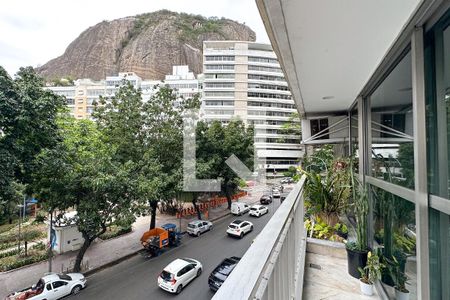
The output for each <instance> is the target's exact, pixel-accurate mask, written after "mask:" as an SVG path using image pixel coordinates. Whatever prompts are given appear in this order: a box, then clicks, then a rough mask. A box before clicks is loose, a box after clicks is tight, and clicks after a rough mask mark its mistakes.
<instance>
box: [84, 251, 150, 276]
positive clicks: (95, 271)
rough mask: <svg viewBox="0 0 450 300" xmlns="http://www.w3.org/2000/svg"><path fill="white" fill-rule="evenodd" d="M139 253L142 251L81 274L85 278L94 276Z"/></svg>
mask: <svg viewBox="0 0 450 300" xmlns="http://www.w3.org/2000/svg"><path fill="white" fill-rule="evenodd" d="M140 251H142V249H139V250H136V251H134V252H132V253H128V254H127V255H125V256H122V257H119V258H117V259H116V260H113V261H110V262H108V263H106V264H104V265H101V266H98V267H95V268H93V269H90V270H88V271H86V272H83V275H84V276H86V277H89V276H91V275H94V274H95V273H97V272H100V271H102V270H104V269H107V268H109V267H112V266H115V265H117V264H120V263H121V262H123V261H125V260H127V259H129V258H132V257H134V256H136V255H137V254H138V253H139V252H140Z"/></svg>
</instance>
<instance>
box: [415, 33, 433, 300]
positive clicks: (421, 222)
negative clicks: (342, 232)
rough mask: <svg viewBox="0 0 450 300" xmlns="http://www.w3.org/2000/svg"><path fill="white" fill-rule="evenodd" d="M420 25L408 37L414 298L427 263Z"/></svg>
mask: <svg viewBox="0 0 450 300" xmlns="http://www.w3.org/2000/svg"><path fill="white" fill-rule="evenodd" d="M423 35H424V34H423V28H422V27H418V28H416V29H415V30H414V32H413V34H412V37H411V57H412V88H413V128H414V183H415V202H416V211H415V214H416V253H417V255H416V257H417V298H419V299H423V300H428V299H430V265H429V258H430V256H429V239H428V226H429V224H428V186H427V172H426V170H427V156H426V155H427V152H426V143H424V141H426V104H425V79H424V76H425V70H424V41H423V39H424V37H423Z"/></svg>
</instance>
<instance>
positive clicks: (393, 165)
mask: <svg viewBox="0 0 450 300" xmlns="http://www.w3.org/2000/svg"><path fill="white" fill-rule="evenodd" d="M411 64H412V61H411V52H408V53H406V54H405V56H404V57H403V58H402V59H401V60H400V62H399V63H398V64H397V65H396V66H395V67H394V69H393V70H392V71H391V72H390V73H389V74H388V76H387V77H386V78H385V79H384V81H383V82H381V83H380V85H379V86H378V87H377V88H376V90H375V91H374V92H373V93H372V95H371V96H370V98H369V100H370V108H371V119H372V123H371V132H372V134H371V135H372V141H371V143H372V159H371V164H372V165H371V175H372V176H373V177H376V178H378V179H381V180H385V181H388V182H390V183H393V184H397V185H401V186H404V187H407V188H410V189H413V188H414V144H413V142H414V132H413V116H412V69H411Z"/></svg>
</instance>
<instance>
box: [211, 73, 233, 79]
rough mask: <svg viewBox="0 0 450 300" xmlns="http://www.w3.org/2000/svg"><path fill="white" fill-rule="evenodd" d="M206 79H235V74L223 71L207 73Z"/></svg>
mask: <svg viewBox="0 0 450 300" xmlns="http://www.w3.org/2000/svg"><path fill="white" fill-rule="evenodd" d="M205 78H206V79H234V74H229V73H222V74H220V73H219V74H211V73H210V74H205Z"/></svg>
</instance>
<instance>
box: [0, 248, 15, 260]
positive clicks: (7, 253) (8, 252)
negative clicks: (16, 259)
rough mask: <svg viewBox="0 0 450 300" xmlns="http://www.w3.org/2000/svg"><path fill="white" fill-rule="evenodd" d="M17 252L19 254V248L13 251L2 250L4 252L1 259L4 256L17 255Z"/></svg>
mask: <svg viewBox="0 0 450 300" xmlns="http://www.w3.org/2000/svg"><path fill="white" fill-rule="evenodd" d="M17 254H19V249H14V250H11V251H6V252H2V253H0V259H1V258H4V257H8V256H13V255H17Z"/></svg>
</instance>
